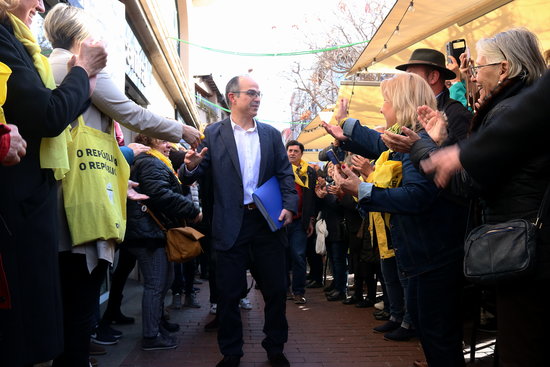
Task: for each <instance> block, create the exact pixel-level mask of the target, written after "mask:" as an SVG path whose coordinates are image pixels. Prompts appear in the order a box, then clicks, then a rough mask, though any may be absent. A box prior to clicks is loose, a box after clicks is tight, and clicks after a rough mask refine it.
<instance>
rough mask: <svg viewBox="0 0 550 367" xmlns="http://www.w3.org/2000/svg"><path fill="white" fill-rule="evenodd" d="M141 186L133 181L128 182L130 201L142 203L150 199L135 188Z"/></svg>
mask: <svg viewBox="0 0 550 367" xmlns="http://www.w3.org/2000/svg"><path fill="white" fill-rule="evenodd" d="M138 186H139V183H137V182H134V181H132V180H128V192H127V194H126V196H127V197H128V199H129V200H133V201H140V200H147V199H149V196H147V195H145V194H140V193H139V192H137V191H136V190H135V189H134V188H135V187H138Z"/></svg>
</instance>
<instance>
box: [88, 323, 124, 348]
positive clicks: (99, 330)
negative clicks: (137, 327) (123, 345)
mask: <svg viewBox="0 0 550 367" xmlns="http://www.w3.org/2000/svg"><path fill="white" fill-rule="evenodd" d="M90 338H91V339H92V342H93V343H95V344H101V345H113V344H116V343H118V338H115V337H114V336H113V335H112V334H111V333H110V332H109V331H108V330H107V329H106V328H105V327H101V326H98V327H96V328H95V330H94V331H93V332H92V335H90Z"/></svg>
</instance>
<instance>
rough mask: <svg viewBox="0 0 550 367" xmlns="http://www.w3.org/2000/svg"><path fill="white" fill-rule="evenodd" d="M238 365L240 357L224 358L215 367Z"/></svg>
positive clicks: (236, 366) (233, 366) (234, 366)
mask: <svg viewBox="0 0 550 367" xmlns="http://www.w3.org/2000/svg"><path fill="white" fill-rule="evenodd" d="M240 363H241V357H239V356H224V357H223V359H222V360H221V361H219V362H218V364H217V365H216V367H238V366H239V364H240Z"/></svg>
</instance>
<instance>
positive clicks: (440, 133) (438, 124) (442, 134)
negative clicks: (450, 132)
mask: <svg viewBox="0 0 550 367" xmlns="http://www.w3.org/2000/svg"><path fill="white" fill-rule="evenodd" d="M417 113H418V120H419V121H420V123H421V124H422V126H423V127H424V129H425V130H426V132H427V133H428V134H429V135H430V138H432V140H433V141H435V142H436V144H437V145H441V144H443V142H444V141H445V139H447V118H446V117H445V115H444V114H443V113H442V112H440V111H436V110H432V109H431V108H430V107H428V106H420V107H418V109H417Z"/></svg>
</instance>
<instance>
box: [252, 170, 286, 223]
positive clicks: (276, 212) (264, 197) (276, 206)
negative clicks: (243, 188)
mask: <svg viewBox="0 0 550 367" xmlns="http://www.w3.org/2000/svg"><path fill="white" fill-rule="evenodd" d="M252 199H253V200H254V203H255V204H256V206H257V207H258V209H259V210H260V212H261V213H262V214H263V216H264V218H265V220H267V223H268V224H269V228H270V229H271V231H272V232H275V231H276V230H278V229H280V228H281V227H282V226H283V222H281V221H279V216H280V215H281V211H282V210H283V197H282V195H281V186H280V185H279V180H278V179H277V177H275V176H273V177H271V178H270V179H269V180H267V181H266V182H265V183H264V184H263V185H262V186H260V187H258V188H257V189H256V191H254V193H252Z"/></svg>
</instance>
